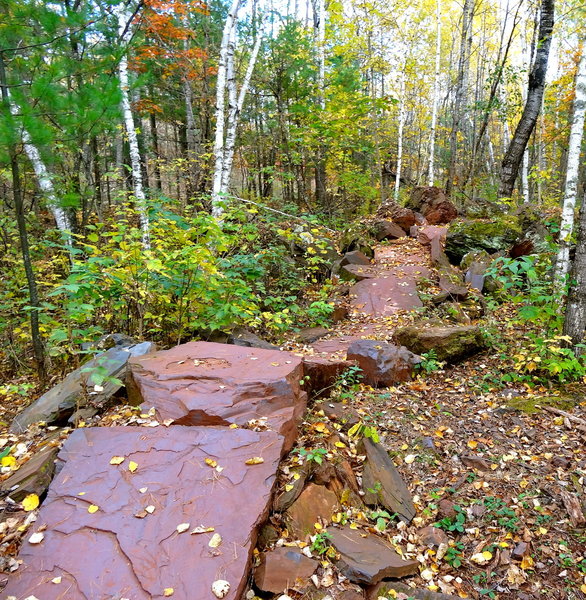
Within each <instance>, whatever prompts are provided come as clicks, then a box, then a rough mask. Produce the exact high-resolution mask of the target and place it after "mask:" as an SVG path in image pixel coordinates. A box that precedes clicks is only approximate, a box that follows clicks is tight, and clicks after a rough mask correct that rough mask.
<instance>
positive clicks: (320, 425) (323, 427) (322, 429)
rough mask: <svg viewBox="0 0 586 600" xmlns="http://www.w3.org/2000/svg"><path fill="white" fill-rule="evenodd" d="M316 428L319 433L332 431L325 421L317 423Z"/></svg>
mask: <svg viewBox="0 0 586 600" xmlns="http://www.w3.org/2000/svg"><path fill="white" fill-rule="evenodd" d="M314 429H315V430H316V431H317V432H319V433H330V430H329V429H328V428H327V427H326V425H325V423H321V422H320V423H316V424H315V425H314Z"/></svg>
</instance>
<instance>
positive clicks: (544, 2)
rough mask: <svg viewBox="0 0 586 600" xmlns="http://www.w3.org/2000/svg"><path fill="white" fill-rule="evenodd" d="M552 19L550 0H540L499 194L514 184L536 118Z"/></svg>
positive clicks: (509, 191) (506, 195)
mask: <svg viewBox="0 0 586 600" xmlns="http://www.w3.org/2000/svg"><path fill="white" fill-rule="evenodd" d="M553 21H554V0H541V13H540V20H539V34H538V42H537V50H536V52H535V59H534V61H533V66H532V68H531V73H530V74H529V85H528V88H527V101H526V102H525V108H524V110H523V114H522V115H521V119H520V121H519V123H518V125H517V129H516V130H515V133H514V134H513V137H512V139H511V142H510V144H509V147H508V149H507V152H506V154H505V156H504V158H503V162H502V166H501V180H500V186H499V195H500V196H501V197H502V198H510V197H511V196H512V194H513V189H514V187H515V180H516V179H517V174H518V173H519V167H520V166H521V162H522V161H523V153H524V152H525V148H526V147H527V142H528V141H529V137H530V136H531V132H532V131H533V128H534V127H535V123H536V122H537V117H538V116H539V111H540V109H541V102H542V99H543V92H544V89H545V75H546V72H547V62H548V58H549V48H550V45H551V32H552V29H553Z"/></svg>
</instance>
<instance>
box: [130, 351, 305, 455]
mask: <svg viewBox="0 0 586 600" xmlns="http://www.w3.org/2000/svg"><path fill="white" fill-rule="evenodd" d="M129 366H130V373H129V381H128V389H129V398H130V401H131V402H132V403H134V404H139V403H142V407H143V408H144V409H145V410H146V409H150V408H151V407H154V408H155V410H156V415H157V418H159V419H160V420H161V421H167V420H171V421H172V422H174V423H175V424H177V425H229V424H231V423H236V424H238V425H244V424H246V423H247V422H248V421H250V420H252V419H261V418H266V419H267V424H268V426H269V427H270V428H271V429H274V430H275V431H278V432H279V433H281V434H282V435H283V436H284V438H285V449H289V448H290V447H291V446H292V445H293V442H294V440H295V438H296V435H297V422H298V421H299V420H300V419H301V417H302V415H303V412H304V410H305V407H306V403H307V394H306V393H305V392H303V391H302V390H301V387H300V383H299V382H300V381H301V379H302V377H303V364H302V359H301V358H300V357H298V356H295V355H294V354H290V353H288V352H281V351H279V350H265V349H260V348H243V347H239V346H232V345H226V344H215V343H211V342H190V343H188V344H182V345H181V346H176V347H175V348H172V349H171V350H164V351H161V352H155V353H153V354H148V355H146V356H143V357H140V358H138V359H136V360H131V361H130V362H129Z"/></svg>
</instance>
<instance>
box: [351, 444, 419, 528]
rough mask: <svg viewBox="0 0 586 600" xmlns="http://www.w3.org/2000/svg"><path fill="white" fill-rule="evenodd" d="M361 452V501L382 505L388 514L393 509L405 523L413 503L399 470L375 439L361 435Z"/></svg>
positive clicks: (372, 504)
mask: <svg viewBox="0 0 586 600" xmlns="http://www.w3.org/2000/svg"><path fill="white" fill-rule="evenodd" d="M361 445H362V448H361V449H360V451H361V452H364V454H366V462H365V463H364V470H363V473H362V488H363V490H364V492H365V495H364V502H365V503H366V504H368V505H369V506H384V507H385V508H386V509H387V510H388V511H389V512H390V513H391V514H394V513H396V514H397V515H398V516H399V518H400V519H401V520H402V521H404V522H405V523H410V522H411V521H412V520H413V517H414V516H415V505H414V504H413V500H412V499H411V494H410V493H409V490H408V488H407V486H406V485H405V482H404V481H403V478H402V477H401V474H400V473H399V471H398V470H397V467H395V465H394V463H393V461H392V460H391V458H390V457H389V454H388V452H387V451H386V450H385V449H384V448H383V447H382V446H381V445H380V444H377V443H376V442H373V441H372V440H371V439H369V438H364V439H363V441H362V442H361Z"/></svg>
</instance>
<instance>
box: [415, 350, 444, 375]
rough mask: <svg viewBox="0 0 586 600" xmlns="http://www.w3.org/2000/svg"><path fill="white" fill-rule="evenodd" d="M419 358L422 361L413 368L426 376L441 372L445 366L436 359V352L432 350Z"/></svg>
mask: <svg viewBox="0 0 586 600" xmlns="http://www.w3.org/2000/svg"><path fill="white" fill-rule="evenodd" d="M421 358H422V359H423V360H422V361H421V362H420V363H418V364H417V365H415V368H416V369H419V370H421V371H425V372H426V373H427V374H429V373H435V372H436V371H441V370H442V369H443V367H444V364H445V362H444V361H441V360H438V359H437V352H436V351H435V350H434V349H433V348H432V349H431V350H429V352H424V353H423V354H422V355H421Z"/></svg>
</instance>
